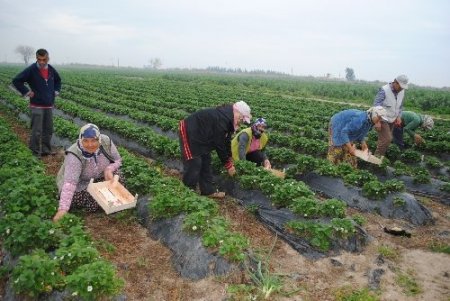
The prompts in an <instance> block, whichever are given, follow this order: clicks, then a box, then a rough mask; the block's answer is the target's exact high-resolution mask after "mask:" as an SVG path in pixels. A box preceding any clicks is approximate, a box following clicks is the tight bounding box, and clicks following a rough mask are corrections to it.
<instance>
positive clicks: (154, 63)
mask: <svg viewBox="0 0 450 301" xmlns="http://www.w3.org/2000/svg"><path fill="white" fill-rule="evenodd" d="M161 66H162V62H161V59H160V58H157V57H155V58H152V59H150V61H149V65H148V68H150V69H159V68H161Z"/></svg>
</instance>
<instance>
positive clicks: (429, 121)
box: [393, 111, 434, 150]
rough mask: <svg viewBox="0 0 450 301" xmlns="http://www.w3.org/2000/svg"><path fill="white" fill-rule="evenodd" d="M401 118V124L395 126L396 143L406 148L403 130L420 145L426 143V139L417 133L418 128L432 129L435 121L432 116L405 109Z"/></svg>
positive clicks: (401, 147)
mask: <svg viewBox="0 0 450 301" xmlns="http://www.w3.org/2000/svg"><path fill="white" fill-rule="evenodd" d="M401 120H402V122H401V124H400V126H398V127H397V126H396V127H394V131H393V136H394V143H395V144H397V145H398V147H399V148H400V149H402V150H403V149H405V148H406V145H405V142H404V141H403V132H406V133H408V135H409V136H410V137H411V139H413V141H414V143H415V144H417V145H419V144H422V143H425V140H424V139H423V138H422V136H420V135H419V134H417V133H416V130H417V129H418V128H419V127H421V128H422V129H424V130H431V129H432V128H433V126H434V121H433V118H431V116H429V115H421V114H417V113H414V112H410V111H403V112H402V116H401Z"/></svg>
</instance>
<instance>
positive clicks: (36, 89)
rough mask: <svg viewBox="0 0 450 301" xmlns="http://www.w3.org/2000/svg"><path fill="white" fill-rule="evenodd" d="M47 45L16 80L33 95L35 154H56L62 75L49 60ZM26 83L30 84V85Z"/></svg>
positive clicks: (24, 92) (32, 143)
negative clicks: (57, 99)
mask: <svg viewBox="0 0 450 301" xmlns="http://www.w3.org/2000/svg"><path fill="white" fill-rule="evenodd" d="M49 60H50V58H49V56H48V52H47V50H45V49H38V50H37V51H36V62H35V63H33V64H32V65H30V66H28V67H27V68H25V70H23V71H22V72H20V73H19V74H18V75H17V76H16V77H15V78H14V79H13V80H12V84H13V86H14V88H15V89H16V90H17V91H19V93H21V94H22V96H24V97H29V98H30V117H31V136H30V142H29V148H30V149H31V151H32V152H33V154H34V155H36V156H38V157H40V156H47V155H54V154H56V152H54V151H53V150H52V148H51V144H50V141H51V139H52V135H53V107H54V104H55V97H56V96H58V95H59V92H60V91H61V78H60V77H59V74H58V72H57V71H56V69H55V68H53V66H51V65H50V64H49V63H48V62H49ZM25 83H26V84H27V85H28V86H26V85H25Z"/></svg>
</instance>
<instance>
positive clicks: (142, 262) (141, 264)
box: [136, 256, 148, 268]
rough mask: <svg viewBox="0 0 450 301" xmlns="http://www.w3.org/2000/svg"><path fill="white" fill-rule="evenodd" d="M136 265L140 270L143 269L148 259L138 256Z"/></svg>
mask: <svg viewBox="0 0 450 301" xmlns="http://www.w3.org/2000/svg"><path fill="white" fill-rule="evenodd" d="M136 264H137V266H138V267H140V268H145V267H146V266H147V265H148V258H147V257H143V256H139V257H138V258H137V259H136Z"/></svg>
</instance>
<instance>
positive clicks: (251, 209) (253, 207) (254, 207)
mask: <svg viewBox="0 0 450 301" xmlns="http://www.w3.org/2000/svg"><path fill="white" fill-rule="evenodd" d="M258 209H259V206H258V205H256V204H252V205H248V206H246V207H245V210H247V212H249V213H251V214H254V215H256V213H257V212H258Z"/></svg>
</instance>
